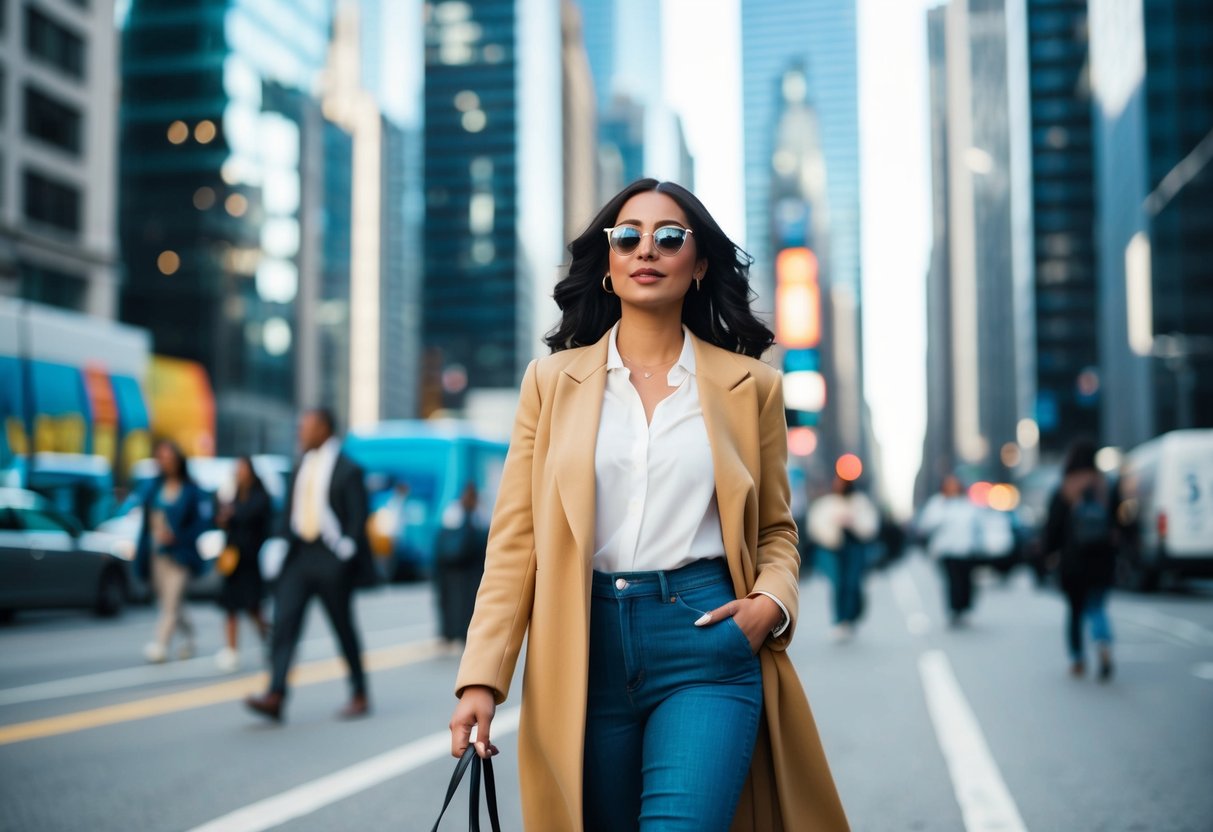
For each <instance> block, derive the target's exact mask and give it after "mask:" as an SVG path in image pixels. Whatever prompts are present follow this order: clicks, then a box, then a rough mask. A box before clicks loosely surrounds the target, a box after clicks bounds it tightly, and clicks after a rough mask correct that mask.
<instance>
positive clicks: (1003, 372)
mask: <svg viewBox="0 0 1213 832" xmlns="http://www.w3.org/2000/svg"><path fill="white" fill-rule="evenodd" d="M1021 11H1022V7H1020V6H1018V5H1017V4H1016V3H1013V2H1012V3H1004V0H953V2H952V3H950V4H949V5H948V7H947V13H946V37H945V39H946V62H947V90H948V102H947V104H948V106H947V124H946V131H947V146H948V166H947V177H948V194H947V199H948V245H949V252H948V258H949V286H950V293H949V294H950V297H949V304H950V310H949V312H950V319H951V333H950V338H951V344H950V348H951V356H952V367H951V383H952V420H953V426H954V430H955V446H956V451H957V454H958V456H959V461H960V462H961V463H963V464H966V465H968V466H971V467H970V469H969V470H970V472H971V473H972V474H973V475H977V476H982V477H996V478H1004V477H1006V476H1007V474H1008V469H1010V468H1011V467H1014V466H1015V465H1016V464H1018V463H1019V462H1020V461H1021V458H1022V454H1023V450H1022V449H1021V447H1020V445H1019V443H1018V436H1019V427H1020V422H1021V421H1022V420H1025V419H1030V416H1031V409H1032V402H1033V399H1034V367H1035V359H1034V352H1035V351H1034V347H1033V339H1032V330H1033V327H1032V323H1033V320H1032V293H1031V289H1032V287H1031V272H1032V270H1031V252H1032V231H1031V188H1030V179H1029V176H1028V171H1029V170H1030V168H1029V165H1030V154H1029V152H1028V144H1027V140H1028V135H1027V131H1026V129H1024V130H1023V132H1022V133H1020V132H1018V130H1017V128H1016V125H1022V124H1026V120H1027V104H1026V99H1027V89H1028V83H1027V77H1026V73H1027V69H1026V54H1027V53H1026V50H1027V46H1026V44H1027V37H1026V32H1025V31H1024V28H1025V27H1024V20H1023V17H1022V15H1020V14H1019V12H1021Z"/></svg>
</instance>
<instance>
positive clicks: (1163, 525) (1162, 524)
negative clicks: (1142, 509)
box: [1158, 511, 1167, 537]
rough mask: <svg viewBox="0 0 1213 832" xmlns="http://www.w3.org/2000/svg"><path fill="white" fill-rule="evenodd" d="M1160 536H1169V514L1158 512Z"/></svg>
mask: <svg viewBox="0 0 1213 832" xmlns="http://www.w3.org/2000/svg"><path fill="white" fill-rule="evenodd" d="M1158 536H1159V537H1166V536H1167V513H1166V512H1165V511H1160V512H1158Z"/></svg>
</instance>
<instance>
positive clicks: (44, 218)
mask: <svg viewBox="0 0 1213 832" xmlns="http://www.w3.org/2000/svg"><path fill="white" fill-rule="evenodd" d="M24 185H25V216H26V218H27V219H30V220H33V221H35V222H40V223H43V224H45V225H50V226H54V227H55V228H59V229H62V230H64V231H71V232H78V231H79V230H80V189H79V188H75V187H73V186H71V185H68V184H66V183H63V182H56V181H55V180H53V179H48V178H47V177H45V176H42V175H41V174H38V173H34V172H33V171H32V170H27V171H25V182H24Z"/></svg>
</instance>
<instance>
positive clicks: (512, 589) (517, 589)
mask: <svg viewBox="0 0 1213 832" xmlns="http://www.w3.org/2000/svg"><path fill="white" fill-rule="evenodd" d="M539 409H540V396H539V385H538V379H537V377H536V362H534V361H532V362H531V364H530V366H529V367H527V370H526V375H525V376H523V379H522V390H521V392H520V394H519V398H518V414H517V416H516V417H515V419H514V430H513V435H512V436H511V437H510V449H509V452H508V453H507V454H506V458H505V467H504V468H503V470H502V473H501V483H500V486H499V487H498V491H497V504H496V506H495V507H494V509H493V519H492V522H491V523H490V524H489V537H488V548H487V552H486V557H485V565H484V577H483V578H481V581H480V590H479V592H477V594H476V611H475V613H474V614H473V615H472V623H471V625H470V626H469V628H468V636H467V647H466V649H465V650H464V652H463V661H462V662H460V664H459V675H458V677H457V679H456V682H455V695H456V696H460V695H461V694H462V693H463V689H464V688H466V687H468V686H470V685H484V686H486V687H488V688H491V689H492V690H493V694H494V697H495V698H496V700H497V702H498V704H500V703H501V702H504V701H505V698H506V695H507V694H508V693H509V690H510V680H511V679H512V678H513V676H514V667H515V665H516V664H517V662H518V654H519V652H520V651H521V650H522V640H523V637H524V636H525V635H526V630H527V626H528V625H529V623H530V620H531V606H532V604H533V602H534V598H535V524H534V518H533V515H532V494H531V483H532V461H533V459H534V451H535V430H536V426H537V425H538V422H539Z"/></svg>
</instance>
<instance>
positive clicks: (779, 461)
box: [751, 377, 800, 650]
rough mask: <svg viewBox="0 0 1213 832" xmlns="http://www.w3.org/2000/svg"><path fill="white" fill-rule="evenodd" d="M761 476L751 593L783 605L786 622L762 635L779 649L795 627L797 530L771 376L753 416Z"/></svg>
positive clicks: (778, 390) (778, 391) (783, 427)
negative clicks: (773, 633)
mask: <svg viewBox="0 0 1213 832" xmlns="http://www.w3.org/2000/svg"><path fill="white" fill-rule="evenodd" d="M758 429H759V441H760V452H761V457H760V461H759V464H760V465H761V466H762V469H761V473H760V476H761V481H760V482H759V484H758V551H757V554H756V557H755V566H756V569H755V573H756V577H755V581H754V587H753V590H752V591H751V595H752V594H753V593H755V592H769V593H770V594H772V595H774V596H775V597H776V598H778V599H779V600H780V602H781V603H782V604H783V606H784V609H786V610H787V611H788V619H789V621H788V627H787V629H786V630H784V631H783V632H782V633H781V634H780V635H779V636H777V637H775V636H772V637H771V638H768V639H767V646H768V647H770V648H771V649H773V650H784V649H786V648H787V646H788V643H789V642H790V641H791V640H792V633H793V632H794V631H795V629H796V616H797V612H798V610H799V602H800V554H799V552H798V550H797V548H796V543H797V540H798V539H799V538H798V533H797V531H796V521H795V520H794V519H793V518H792V506H791V492H792V489H791V486H790V485H789V483H788V467H787V465H788V426H787V422H786V421H785V420H784V411H783V383H782V379H781V378H779V377H776V378H775V380H774V382H773V383H772V384H771V390H770V393H768V394H767V399H766V402H764V403H763V406H762V409H761V410H760V411H759V416H758Z"/></svg>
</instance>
